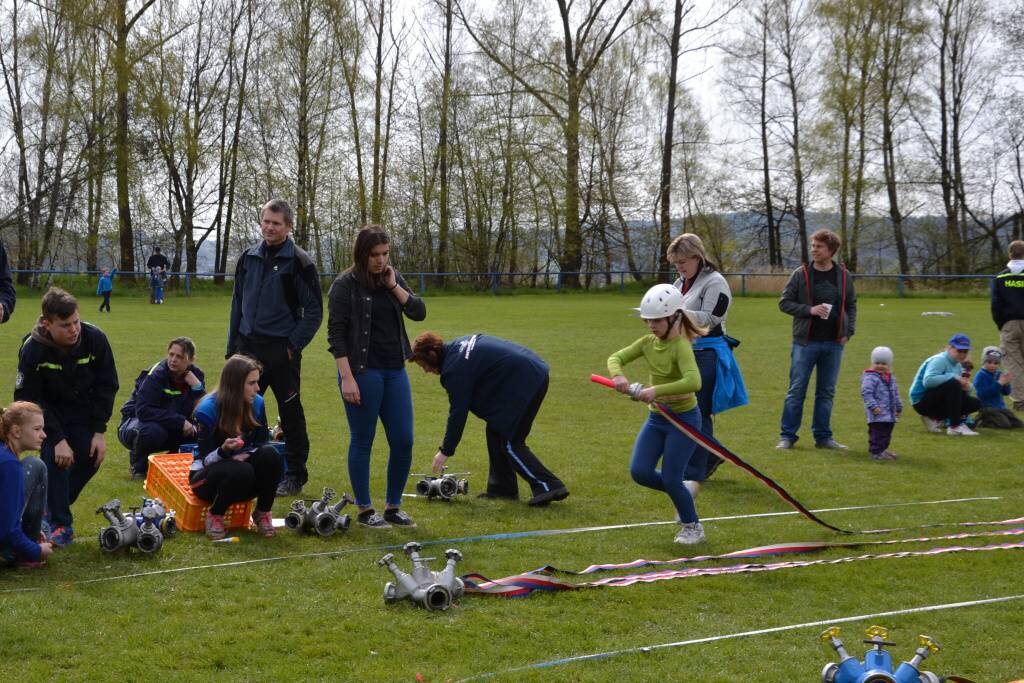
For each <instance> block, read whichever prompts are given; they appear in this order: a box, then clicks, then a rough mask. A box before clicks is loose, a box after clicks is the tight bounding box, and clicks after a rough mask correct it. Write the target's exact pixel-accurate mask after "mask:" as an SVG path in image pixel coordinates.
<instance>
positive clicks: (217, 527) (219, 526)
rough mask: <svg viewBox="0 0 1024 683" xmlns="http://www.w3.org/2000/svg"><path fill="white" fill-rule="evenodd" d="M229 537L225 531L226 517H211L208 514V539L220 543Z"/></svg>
mask: <svg viewBox="0 0 1024 683" xmlns="http://www.w3.org/2000/svg"><path fill="white" fill-rule="evenodd" d="M225 536H227V531H226V530H225V529H224V515H211V514H210V513H209V512H207V513H206V537H207V538H208V539H210V540H211V541H219V540H220V539H222V538H224V537H225Z"/></svg>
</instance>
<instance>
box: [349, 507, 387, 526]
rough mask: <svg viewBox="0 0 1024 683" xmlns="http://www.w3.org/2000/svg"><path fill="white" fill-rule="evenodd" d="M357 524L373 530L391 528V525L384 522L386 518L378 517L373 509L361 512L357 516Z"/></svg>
mask: <svg viewBox="0 0 1024 683" xmlns="http://www.w3.org/2000/svg"><path fill="white" fill-rule="evenodd" d="M356 524H358V525H359V526H365V527H369V528H371V529H390V528H391V525H390V524H388V523H387V522H386V521H384V518H383V517H382V516H381V515H378V514H377V513H376V512H375V511H374V509H373V508H370V509H369V510H363V511H362V512H360V513H359V514H358V515H357V516H356Z"/></svg>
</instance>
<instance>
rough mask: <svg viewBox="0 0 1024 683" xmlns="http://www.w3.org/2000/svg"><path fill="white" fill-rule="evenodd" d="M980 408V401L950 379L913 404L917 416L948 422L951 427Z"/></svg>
mask: <svg viewBox="0 0 1024 683" xmlns="http://www.w3.org/2000/svg"><path fill="white" fill-rule="evenodd" d="M979 408H981V401H979V400H978V399H976V398H974V397H973V396H971V395H970V394H968V393H967V392H966V391H964V388H963V387H962V386H960V382H958V381H956V380H955V379H951V380H949V381H947V382H944V383H943V384H940V385H939V386H937V387H932V388H931V389H928V390H927V391H926V392H924V395H923V396H922V397H921V400H920V401H918V402H917V403H915V404H914V410H916V411H917V413H918V414H919V415H924V416H925V417H930V418H934V419H936V420H949V425H950V426H951V427H956V426H957V425H958V424H960V423H961V422H963V421H964V418H965V417H966V416H968V415H970V414H971V413H974V412H977V411H978V409H979Z"/></svg>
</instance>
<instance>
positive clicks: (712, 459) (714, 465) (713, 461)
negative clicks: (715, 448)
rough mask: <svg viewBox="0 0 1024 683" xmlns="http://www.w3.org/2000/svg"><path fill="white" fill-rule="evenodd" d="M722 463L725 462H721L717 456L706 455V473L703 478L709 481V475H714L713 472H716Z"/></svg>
mask: <svg viewBox="0 0 1024 683" xmlns="http://www.w3.org/2000/svg"><path fill="white" fill-rule="evenodd" d="M723 462H725V460H722V459H721V458H719V457H718V456H717V455H715V454H713V453H708V471H707V472H706V473H705V474H704V478H705V479H710V478H711V475H712V474H714V473H715V470H717V469H718V467H719V466H720V465H721V464H722V463H723Z"/></svg>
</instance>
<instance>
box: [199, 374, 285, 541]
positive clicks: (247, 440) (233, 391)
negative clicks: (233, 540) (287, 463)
mask: <svg viewBox="0 0 1024 683" xmlns="http://www.w3.org/2000/svg"><path fill="white" fill-rule="evenodd" d="M261 370H262V368H261V366H260V364H259V363H258V362H257V361H255V360H253V359H252V358H249V357H248V356H242V355H240V354H235V355H233V356H231V357H230V358H228V360H227V362H226V363H225V364H224V369H223V370H221V373H220V384H219V385H218V387H217V390H216V391H214V392H213V393H211V394H207V395H206V397H205V398H203V400H202V401H200V402H199V405H198V406H196V412H195V420H194V422H195V425H196V431H197V435H198V439H199V442H198V446H197V448H196V451H195V459H194V460H193V461H192V467H191V469H190V470H189V477H188V480H189V484H190V485H191V486H192V492H193V493H195V494H196V495H197V496H198V497H199V498H202V499H203V500H205V501H207V502H209V503H210V509H209V510H208V511H207V513H206V535H207V537H209V538H211V539H213V540H218V539H221V538H224V536H225V534H226V531H225V527H224V513H225V512H227V509H228V507H229V506H230V505H231V504H232V503H238V502H241V501H245V500H249V499H251V498H254V497H255V498H256V509H255V510H253V513H252V521H253V523H254V524H255V525H256V531H257V532H258V533H259V534H260V535H261V536H268V537H269V536H273V535H274V523H273V516H272V515H271V508H273V506H274V496H275V495H276V492H277V484H278V482H280V481H281V473H282V471H283V467H284V465H283V463H282V460H281V456H280V454H278V452H277V450H276V449H275V448H274V447H273V446H271V445H270V444H269V441H270V430H269V428H268V427H267V411H266V408H265V407H264V404H263V397H262V396H260V395H259V391H260V372H261Z"/></svg>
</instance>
